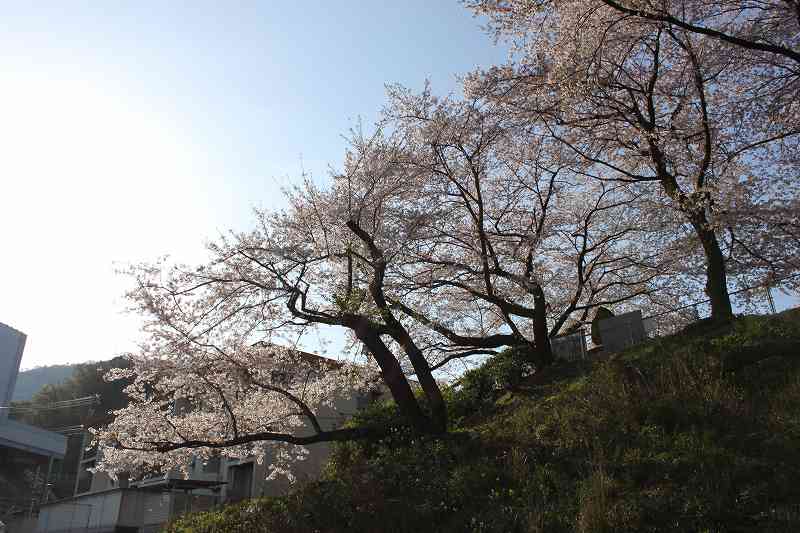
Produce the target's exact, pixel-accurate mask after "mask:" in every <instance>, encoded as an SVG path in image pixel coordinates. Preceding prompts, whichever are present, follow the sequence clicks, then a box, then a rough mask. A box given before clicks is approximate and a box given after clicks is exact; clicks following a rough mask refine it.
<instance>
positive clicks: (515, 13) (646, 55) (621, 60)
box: [468, 0, 800, 319]
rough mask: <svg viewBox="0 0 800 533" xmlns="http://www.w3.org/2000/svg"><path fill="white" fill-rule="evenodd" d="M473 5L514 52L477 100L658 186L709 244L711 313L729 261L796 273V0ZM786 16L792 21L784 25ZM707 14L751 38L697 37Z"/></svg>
mask: <svg viewBox="0 0 800 533" xmlns="http://www.w3.org/2000/svg"><path fill="white" fill-rule="evenodd" d="M468 4H469V5H470V6H471V7H472V8H473V9H475V10H476V11H478V12H480V13H484V14H487V15H489V16H490V19H491V21H492V28H493V30H494V31H495V33H496V35H498V36H508V37H510V38H511V39H512V40H513V41H514V43H515V50H516V52H517V56H516V57H517V58H518V61H517V62H512V63H509V64H508V65H506V66H503V67H498V68H494V69H490V70H488V71H485V72H478V73H475V74H473V75H472V76H471V77H470V78H469V79H468V88H469V90H470V91H471V94H474V95H480V96H486V97H489V98H491V99H493V101H495V102H497V103H499V104H502V105H504V106H505V108H506V110H507V112H508V113H509V114H510V116H513V117H515V118H516V120H518V121H520V123H521V124H526V123H527V124H529V125H533V124H536V125H537V126H538V127H540V128H541V129H542V130H543V131H545V132H547V133H548V134H550V135H551V136H552V137H553V138H554V139H556V140H558V141H559V142H561V143H563V144H564V145H565V146H567V147H568V148H569V149H570V150H572V152H573V153H574V154H575V155H577V156H578V157H579V158H580V160H581V161H580V164H579V165H577V166H576V167H574V171H575V172H577V173H580V174H583V175H584V176H586V177H588V178H591V179H596V180H606V181H608V180H611V181H615V182H618V183H635V184H637V185H644V184H647V183H652V184H656V185H658V186H659V187H658V189H659V192H660V193H661V194H664V195H666V196H667V197H668V198H669V199H670V200H671V202H670V205H669V207H670V208H671V209H673V210H675V211H676V212H678V213H680V214H681V215H682V217H683V220H684V223H685V225H686V227H688V228H691V231H692V232H693V233H694V236H695V238H696V241H697V243H698V245H699V248H700V249H701V250H702V252H703V255H704V259H705V277H706V285H705V291H706V293H707V294H708V297H709V298H710V301H711V309H712V316H713V317H715V318H719V319H726V318H727V317H729V316H731V314H732V307H731V303H730V296H729V290H728V273H729V267H730V266H731V265H732V264H734V263H735V264H736V267H735V268H736V271H737V274H740V275H741V276H743V277H741V278H740V279H745V278H746V277H747V275H746V269H743V268H741V267H743V266H744V265H745V264H750V265H751V266H754V265H755V264H756V263H757V264H758V268H756V270H759V269H761V270H764V269H768V270H769V271H770V273H771V275H772V276H774V277H781V276H783V275H785V274H786V273H787V272H791V271H794V270H796V268H797V266H798V265H797V260H796V259H795V258H796V257H797V254H796V251H797V240H796V237H795V236H796V235H797V226H796V216H794V213H796V209H797V207H798V204H797V195H796V194H795V192H796V169H797V162H798V161H797V155H796V154H797V150H798V136H799V135H798V133H800V130H799V129H798V124H800V121H798V120H797V117H798V107H797V101H798V100H797V78H796V74H797V70H796V62H795V60H794V59H793V56H792V53H793V52H792V50H793V47H795V46H796V40H797V35H798V31H797V21H796V20H795V19H793V18H792V16H791V15H792V13H794V12H793V11H791V9H789V10H787V9H784V8H786V7H791V6H790V4H791V2H785V3H781V2H766V3H758V5H756V4H754V5H753V6H744V5H742V4H741V3H729V4H730V5H728V6H727V7H728V8H731V9H727V8H726V6H722V5H721V4H725V3H724V2H722V3H713V5H712V3H706V2H691V1H686V2H677V1H676V2H652V3H651V2H611V1H605V0H597V1H594V2H578V1H572V0H565V1H532V2H528V1H521V0H520V1H513V0H512V1H508V2H495V1H489V0H486V1H476V2H469V3H468ZM734 4H737V5H739V10H738V11H736V10H735V9H734V8H735V7H736V6H735V5H734ZM779 4H780V5H779ZM784 4H785V5H784ZM715 6H717V7H715ZM759 6H760V7H759ZM676 13H680V17H678V15H676ZM651 15H652V16H651ZM676 17H678V18H680V20H682V21H683V22H684V23H678V21H677V19H676ZM776 17H777V18H776ZM778 18H780V20H784V21H786V22H787V23H788V26H787V27H785V28H784V27H780V28H778V26H780V24H778ZM673 19H675V20H673ZM708 21H714V23H715V24H720V28H723V27H724V28H725V31H731V32H733V33H732V34H731V35H733V34H737V35H740V36H744V35H748V36H749V37H748V39H750V40H749V42H750V44H751V45H752V46H744V44H743V43H735V42H732V40H731V39H728V38H722V37H721V34H719V32H717V33H715V34H714V35H710V34H709V32H708V31H700V29H702V28H704V27H706V26H705V24H706V22H708ZM725 21H727V22H725ZM748 28H749V29H748ZM715 31H716V30H715ZM712 33H713V32H712ZM733 40H734V41H735V40H736V39H733ZM768 41H769V42H770V43H772V44H769V46H766V44H765V43H767V42H768ZM732 47H733V49H734V52H733V55H732V52H731V50H732ZM766 48H769V50H767V49H766ZM737 54H738V55H737ZM742 54H744V55H746V56H747V57H744V55H742ZM732 57H734V58H735V60H732ZM787 191H789V192H787ZM653 192H655V191H653ZM734 204H735V205H737V206H738V207H737V209H736V210H735V211H734V210H731V209H727V208H726V207H724V206H725V205H734ZM766 204H774V205H775V206H776V209H775V210H773V211H772V212H771V216H770V217H766V218H765V217H763V216H760V215H757V214H755V213H757V212H759V211H763V206H764V205H766ZM734 213H735V214H734ZM751 214H752V215H754V216H755V218H757V219H758V220H759V221H760V222H759V224H760V225H758V224H754V225H751V226H750V227H751V228H754V227H756V225H758V227H759V230H760V231H759V232H758V233H756V234H752V233H749V234H748V233H745V232H738V233H739V234H738V235H736V233H737V232H735V231H733V230H732V229H733V228H735V226H736V224H735V222H734V219H735V218H737V217H739V218H743V219H744V218H747V217H750V218H753V217H751ZM767 218H769V220H767ZM726 228H728V229H731V230H732V231H730V233H728V232H727V230H726ZM745 241H747V242H745ZM775 242H781V243H783V244H784V245H786V244H791V246H790V247H789V248H781V247H780V246H776V245H774V244H770V243H775ZM751 272H752V271H751Z"/></svg>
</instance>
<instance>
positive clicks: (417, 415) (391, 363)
mask: <svg viewBox="0 0 800 533" xmlns="http://www.w3.org/2000/svg"><path fill="white" fill-rule="evenodd" d="M356 336H357V337H358V339H359V340H360V341H361V342H363V343H364V345H365V346H366V347H367V349H368V350H369V351H370V353H371V354H372V356H373V357H374V358H375V361H377V363H378V366H379V367H380V368H381V375H382V376H383V382H384V383H385V384H386V386H387V387H388V388H389V392H391V393H392V398H393V399H394V401H395V403H396V404H397V408H398V409H399V410H400V413H401V414H402V415H403V416H405V417H406V418H408V420H409V421H410V422H411V425H412V426H414V428H415V429H416V430H417V431H420V432H422V433H426V432H428V431H430V429H431V421H430V419H429V418H428V417H427V416H425V413H423V412H422V409H421V408H420V406H419V402H417V399H416V397H414V391H412V390H411V386H410V385H409V384H408V380H407V379H406V376H405V374H403V369H402V368H400V363H398V362H397V359H396V358H395V357H394V355H393V354H392V353H391V351H389V348H388V347H387V346H386V344H384V342H383V341H382V340H381V339H380V337H379V336H378V334H377V333H375V332H372V331H357V332H356Z"/></svg>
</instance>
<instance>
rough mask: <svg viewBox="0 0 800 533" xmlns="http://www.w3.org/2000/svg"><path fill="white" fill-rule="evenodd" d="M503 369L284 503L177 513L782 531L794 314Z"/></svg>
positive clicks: (787, 489)
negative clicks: (424, 430)
mask: <svg viewBox="0 0 800 533" xmlns="http://www.w3.org/2000/svg"><path fill="white" fill-rule="evenodd" d="M516 369H517V365H516V362H515V357H514V356H513V354H505V355H504V356H502V357H499V358H497V359H495V360H493V361H491V362H490V363H489V364H487V365H485V366H484V367H483V368H481V369H479V370H476V371H472V372H470V373H468V375H466V376H465V378H464V379H463V380H462V386H461V387H460V388H458V390H450V391H448V395H449V401H450V405H451V411H452V412H453V413H454V414H453V432H452V433H451V434H449V435H447V436H446V437H444V438H433V437H421V438H420V437H416V436H414V435H412V434H411V433H410V432H409V431H408V430H406V429H405V428H404V426H403V425H402V423H401V422H400V421H399V420H397V419H396V418H395V416H394V414H393V411H392V409H391V407H390V406H383V407H378V408H375V409H373V410H372V411H371V412H369V413H364V414H362V415H361V420H360V421H358V422H360V423H364V422H371V423H389V424H392V425H393V426H394V428H395V429H394V431H393V433H392V436H391V437H389V438H386V439H383V440H381V441H379V442H370V443H349V444H346V445H342V446H339V447H338V448H337V451H336V453H335V456H334V459H333V460H332V461H331V463H330V465H329V466H328V469H327V471H326V473H325V476H324V478H323V479H322V480H321V481H319V482H315V483H311V484H308V485H306V486H304V487H299V488H298V489H296V490H295V491H294V492H293V493H292V494H290V495H289V496H287V497H284V498H270V499H263V500H253V501H251V502H247V503H244V504H241V505H239V506H232V507H226V508H222V509H220V510H219V511H216V512H211V513H203V514H196V515H190V516H188V517H186V518H184V519H183V520H180V521H178V522H176V523H174V524H172V525H171V526H170V528H169V529H168V531H169V532H170V533H186V532H211V531H215V532H222V531H276V532H294V531H297V532H300V531H363V532H373V531H415V532H422V531H453V532H456V531H459V532H460V531H504V532H505V531H531V532H533V531H546V532H559V531H565V532H566V531H579V532H611V531H614V532H617V531H619V532H624V531H630V532H634V531H674V532H708V533H712V532H754V533H755V532H769V531H773V532H789V531H800V313H799V312H798V311H797V310H793V311H789V312H786V313H783V314H781V315H778V316H773V317H769V318H763V317H761V318H758V317H748V318H740V319H738V320H737V321H736V322H735V323H734V324H733V325H731V326H728V327H724V328H716V329H713V328H710V327H708V326H705V325H702V324H700V325H697V326H695V327H693V328H692V329H691V330H688V331H685V332H683V333H682V334H679V335H675V336H673V337H668V338H662V339H658V340H656V341H652V342H649V343H647V344H644V345H641V346H638V347H637V348H635V349H633V350H629V351H627V352H624V353H622V354H620V355H618V356H617V357H615V358H613V359H611V360H606V361H595V362H592V363H590V364H589V363H583V364H566V363H562V364H559V365H557V366H555V367H553V368H550V369H548V370H547V372H546V373H544V374H539V375H537V376H534V377H533V378H530V379H527V380H521V379H518V378H517V376H518V372H517V371H516Z"/></svg>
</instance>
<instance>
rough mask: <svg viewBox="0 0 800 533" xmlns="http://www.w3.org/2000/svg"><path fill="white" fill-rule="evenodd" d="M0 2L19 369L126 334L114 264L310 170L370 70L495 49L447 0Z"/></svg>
mask: <svg viewBox="0 0 800 533" xmlns="http://www.w3.org/2000/svg"><path fill="white" fill-rule="evenodd" d="M0 15H2V18H3V21H4V26H5V28H4V30H3V31H2V32H0V118H1V119H2V122H0V146H2V149H3V150H2V157H0V227H1V228H2V236H3V238H2V245H3V247H2V250H3V253H2V261H0V322H4V323H6V324H8V325H10V326H12V327H14V328H16V329H19V330H21V331H23V332H24V333H26V334H27V335H28V341H27V345H26V350H25V353H24V357H23V361H22V367H23V368H30V367H33V366H39V365H46V364H57V363H65V362H81V361H87V360H102V359H108V358H110V357H112V356H114V355H116V354H118V353H119V352H121V351H124V350H128V349H130V348H132V347H133V341H134V340H135V339H136V338H137V335H138V333H137V332H138V323H137V320H136V318H135V317H132V316H129V315H122V314H120V311H121V309H122V308H123V306H124V301H123V299H122V293H123V292H124V290H125V288H126V286H127V280H126V279H125V278H124V277H120V276H118V275H116V274H115V273H114V271H115V264H125V263H127V262H137V261H141V260H152V259H155V258H157V257H158V256H161V255H164V254H171V255H172V256H173V257H174V258H175V259H176V260H180V261H186V262H196V261H200V260H202V259H203V257H204V252H203V242H204V241H205V240H207V239H208V238H213V237H214V236H215V235H217V234H218V233H219V232H224V231H226V230H228V229H230V228H236V229H244V228H246V227H247V226H248V224H249V222H250V221H251V220H252V219H251V212H252V211H251V209H252V207H253V206H258V207H267V208H280V207H281V206H282V205H283V204H282V198H281V193H280V188H281V186H286V185H290V184H292V183H296V182H297V180H298V178H299V176H300V174H301V169H305V170H306V171H307V172H311V173H313V175H314V176H315V177H316V178H317V179H325V175H326V170H327V168H328V165H333V166H337V165H338V164H339V162H340V161H341V158H342V153H343V149H344V146H345V143H344V141H343V140H342V138H341V135H342V134H345V133H347V130H348V129H349V128H350V127H352V126H354V125H355V124H356V122H357V120H358V119H359V117H361V118H363V120H364V123H365V125H367V126H368V125H369V124H371V123H372V122H373V121H374V119H375V118H376V116H377V112H378V111H379V110H380V108H381V106H382V105H383V103H384V84H385V83H392V82H399V83H402V84H404V85H407V86H410V87H412V88H415V89H419V88H421V87H422V86H423V83H424V81H425V79H426V78H429V79H430V80H431V82H432V84H433V87H434V89H435V90H436V91H437V92H438V93H447V92H450V91H454V90H457V89H458V85H457V83H456V75H457V74H462V73H464V72H467V71H469V70H471V69H473V68H475V67H476V66H479V65H490V64H492V63H497V62H502V61H503V60H504V59H505V57H506V53H505V51H504V50H503V49H501V48H498V47H495V46H493V45H492V42H491V39H490V38H488V37H487V36H486V35H485V34H484V33H483V32H482V31H481V29H480V24H481V22H480V21H479V20H478V19H474V18H473V17H472V15H471V13H469V12H468V11H467V10H465V9H464V8H463V7H462V6H461V5H460V4H459V3H458V2H457V1H451V0H441V1H430V0H415V1H407V2H389V1H382V2H357V1H349V2H302V3H300V2H297V3H296V2H266V1H265V2H253V3H248V2H243V3H235V4H234V3H223V4H220V3H211V2H208V3H197V2H192V3H184V2H105V3H102V4H100V3H90V2H35V3H25V2H16V3H3V4H2V5H0Z"/></svg>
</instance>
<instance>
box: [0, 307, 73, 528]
mask: <svg viewBox="0 0 800 533" xmlns="http://www.w3.org/2000/svg"><path fill="white" fill-rule="evenodd" d="M25 340H26V336H25V334H24V333H22V332H20V331H17V330H15V329H14V328H12V327H10V326H7V325H5V324H2V323H0V459H2V463H0V475H2V476H3V477H4V478H5V479H6V480H9V479H14V478H18V477H19V476H20V475H21V474H22V473H23V472H25V473H26V474H27V475H31V476H32V477H33V483H31V485H32V487H30V488H32V489H33V493H31V494H28V492H29V490H28V488H26V490H17V491H16V493H15V494H0V515H6V516H11V517H12V519H11V520H9V523H8V527H9V528H10V529H9V531H15V532H16V531H25V530H26V528H27V527H28V525H25V524H24V522H25V520H24V515H25V514H26V513H27V514H28V515H30V514H31V512H32V510H34V509H35V508H36V507H37V505H38V503H39V501H40V500H41V499H42V498H43V497H44V495H45V491H46V487H47V484H48V482H49V478H50V472H51V471H52V466H53V461H54V460H55V459H63V458H64V454H65V453H66V448H67V439H66V437H64V436H63V435H60V434H59V433H55V432H53V431H47V430H44V429H41V428H37V427H34V426H31V425H28V424H23V423H21V422H18V421H16V420H12V419H10V418H9V416H8V415H9V407H10V405H11V398H12V395H13V393H14V386H15V384H16V382H17V374H19V365H20V362H21V361H22V352H23V350H24V349H25ZM23 494H24V497H23V496H22V495H23ZM23 500H24V501H23Z"/></svg>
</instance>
